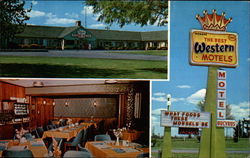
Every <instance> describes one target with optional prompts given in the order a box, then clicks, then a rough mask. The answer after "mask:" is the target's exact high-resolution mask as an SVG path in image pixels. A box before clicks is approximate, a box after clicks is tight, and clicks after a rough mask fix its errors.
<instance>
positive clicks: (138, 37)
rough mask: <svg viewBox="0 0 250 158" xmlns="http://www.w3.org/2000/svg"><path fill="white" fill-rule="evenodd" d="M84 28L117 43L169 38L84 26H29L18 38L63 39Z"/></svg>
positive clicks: (158, 33) (163, 34) (160, 33)
mask: <svg viewBox="0 0 250 158" xmlns="http://www.w3.org/2000/svg"><path fill="white" fill-rule="evenodd" d="M79 28H83V29H85V30H86V31H88V32H90V33H91V34H92V35H93V36H94V37H95V38H96V39H99V40H117V41H120V40H121V41H124V40H127V41H166V40H167V37H168V32H167V31H149V32H136V31H118V30H101V29H88V28H84V27H82V26H72V27H57V26H39V25H27V26H26V27H25V29H24V31H23V32H22V33H19V34H17V35H16V37H22V38H54V39H58V38H59V39H62V38H64V37H65V36H66V35H68V34H70V33H72V32H73V31H75V30H76V29H79Z"/></svg>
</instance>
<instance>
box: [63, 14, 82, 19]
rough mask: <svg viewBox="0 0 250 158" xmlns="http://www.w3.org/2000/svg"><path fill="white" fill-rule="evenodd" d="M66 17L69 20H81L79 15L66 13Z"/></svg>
mask: <svg viewBox="0 0 250 158" xmlns="http://www.w3.org/2000/svg"><path fill="white" fill-rule="evenodd" d="M64 15H65V16H67V17H69V18H79V15H78V14H76V13H65V14H64Z"/></svg>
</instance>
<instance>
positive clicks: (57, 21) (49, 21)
mask: <svg viewBox="0 0 250 158" xmlns="http://www.w3.org/2000/svg"><path fill="white" fill-rule="evenodd" d="M75 21H76V20H75V19H68V18H57V17H54V18H49V19H47V20H46V22H45V24H50V25H51V24H64V25H65V24H72V23H74V22H75Z"/></svg>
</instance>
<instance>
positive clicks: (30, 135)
mask: <svg viewBox="0 0 250 158" xmlns="http://www.w3.org/2000/svg"><path fill="white" fill-rule="evenodd" d="M24 137H25V138H26V139H27V140H29V141H32V140H34V139H33V137H32V134H31V133H25V134H24Z"/></svg>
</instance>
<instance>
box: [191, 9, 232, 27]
mask: <svg viewBox="0 0 250 158" xmlns="http://www.w3.org/2000/svg"><path fill="white" fill-rule="evenodd" d="M203 15H204V16H203V17H201V16H200V15H199V14H198V15H196V19H198V20H199V22H200V23H201V26H202V28H203V30H212V31H226V28H227V27H226V26H227V24H228V23H230V22H231V21H232V18H229V19H226V18H225V13H224V12H223V13H222V14H221V15H217V14H216V10H215V9H214V10H213V13H212V14H208V13H207V11H206V10H205V11H204V12H203Z"/></svg>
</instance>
